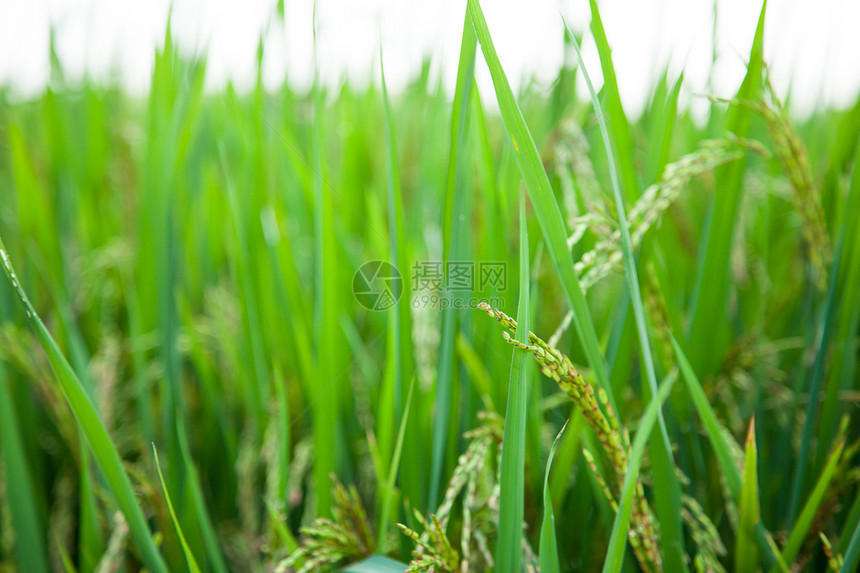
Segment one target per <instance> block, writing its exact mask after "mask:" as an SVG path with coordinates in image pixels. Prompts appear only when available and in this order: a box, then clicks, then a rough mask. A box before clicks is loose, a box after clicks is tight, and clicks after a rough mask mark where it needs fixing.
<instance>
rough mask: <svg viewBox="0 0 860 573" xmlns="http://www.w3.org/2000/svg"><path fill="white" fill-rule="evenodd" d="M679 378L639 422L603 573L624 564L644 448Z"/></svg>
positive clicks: (659, 394)
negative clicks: (658, 415)
mask: <svg viewBox="0 0 860 573" xmlns="http://www.w3.org/2000/svg"><path fill="white" fill-rule="evenodd" d="M676 378H677V377H676V376H669V377H667V378H666V380H664V381H663V385H662V386H661V387H660V389H659V390H658V391H657V394H656V395H655V396H654V398H653V399H652V400H651V403H650V404H648V408H647V409H646V410H645V415H643V416H642V419H641V420H640V422H639V429H638V430H637V432H636V437H635V438H634V439H633V447H632V448H631V449H630V459H628V461H627V475H625V476H624V485H623V486H622V488H621V499H620V500H619V502H618V512H617V513H616V514H615V521H614V522H613V523H612V534H611V535H610V537H609V549H608V550H607V551H606V561H604V563H603V573H618V572H619V571H621V566H622V565H623V563H624V549H625V547H626V545H627V534H628V531H629V529H630V514H631V513H632V511H633V493H634V490H635V489H636V484H637V483H638V478H639V468H640V467H641V465H642V457H643V456H644V455H645V444H646V442H647V441H648V439H649V436H650V434H651V430H652V429H653V428H654V424H655V423H656V422H657V413H658V412H659V410H660V408H661V407H662V406H663V402H665V401H666V398H667V397H668V396H669V391H670V390H672V384H674V383H675V379H676Z"/></svg>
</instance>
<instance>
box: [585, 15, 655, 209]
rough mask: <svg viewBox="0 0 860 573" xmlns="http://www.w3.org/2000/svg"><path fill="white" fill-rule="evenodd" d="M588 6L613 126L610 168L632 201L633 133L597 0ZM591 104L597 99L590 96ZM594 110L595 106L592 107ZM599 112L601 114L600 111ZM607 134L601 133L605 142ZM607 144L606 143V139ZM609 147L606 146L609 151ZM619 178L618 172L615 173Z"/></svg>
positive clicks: (634, 188)
mask: <svg viewBox="0 0 860 573" xmlns="http://www.w3.org/2000/svg"><path fill="white" fill-rule="evenodd" d="M589 4H590V6H591V34H592V35H593V36H594V42H595V43H596V44H597V53H598V54H599V55H600V67H601V69H602V70H603V89H602V91H603V93H604V94H606V107H607V108H608V112H609V122H610V124H611V125H612V135H613V139H612V141H613V142H614V143H615V148H616V149H617V150H618V163H617V164H616V162H615V160H613V158H612V155H611V153H609V154H608V155H607V157H608V158H609V170H610V172H614V171H615V170H616V169H617V170H618V171H620V175H621V181H622V182H623V183H624V185H623V189H624V197H625V198H626V199H627V201H629V202H630V203H632V202H633V201H635V200H636V199H637V198H638V197H639V183H638V181H637V180H636V169H635V168H634V166H633V136H632V135H631V132H630V122H629V121H628V120H627V115H626V114H625V113H624V107H623V106H622V105H621V94H620V93H619V92H618V79H617V78H616V76H615V66H614V64H613V63H612V50H611V49H610V47H609V41H608V40H607V39H606V31H605V30H604V29H603V20H602V19H601V18H600V10H598V8H597V1H596V0H589ZM568 34H569V35H570V36H569V37H570V39H571V43H572V44H573V46H574V49H575V50H576V53H577V57H578V58H579V61H580V67H581V69H582V70H583V72H584V71H585V65H584V64H583V63H582V56H580V54H579V46H578V45H577V41H576V36H574V35H573V34H570V30H568ZM587 81H588V84H589V90H591V91H592V92H593V88H592V87H591V80H587ZM591 100H592V103H593V104H594V105H595V106H598V105H599V103H595V102H596V101H597V102H599V100H597V99H596V97H595V96H593V95H592V98H591ZM595 111H597V107H595ZM600 115H602V113H601V114H600ZM604 130H605V126H601V131H604ZM606 139H608V137H607V136H606V135H604V141H605V142H606ZM607 145H609V144H608V142H607ZM611 149H612V147H611V145H610V146H609V150H608V151H611ZM614 177H616V178H617V177H618V175H617V174H616V175H614Z"/></svg>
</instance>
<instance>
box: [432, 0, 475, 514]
mask: <svg viewBox="0 0 860 573" xmlns="http://www.w3.org/2000/svg"><path fill="white" fill-rule="evenodd" d="M476 51H477V39H476V38H475V33H474V31H473V30H472V26H471V24H470V22H469V11H468V9H467V10H466V14H465V21H464V23H463V38H462V41H461V44H460V62H459V65H458V68H457V85H456V88H455V91H454V104H453V110H452V114H451V147H450V150H449V154H448V174H447V180H446V188H445V204H444V206H443V213H442V217H443V220H442V229H443V240H445V241H446V243H445V247H444V253H443V258H444V259H445V261H449V260H452V261H457V260H466V259H467V258H468V255H467V253H466V237H465V236H464V230H465V226H464V225H453V224H452V222H453V221H459V220H461V219H467V218H468V193H467V191H466V188H465V173H466V170H465V165H464V163H465V158H466V155H465V154H466V151H467V145H466V140H467V133H468V126H469V109H470V107H471V106H470V105H469V102H470V100H471V95H472V86H473V84H474V83H475V53H476ZM452 307H453V305H449V306H448V307H447V308H445V309H444V311H443V312H442V331H441V339H440V341H439V360H438V368H437V376H436V415H435V419H434V420H433V455H432V460H431V465H430V489H429V492H428V498H427V506H428V511H433V510H435V509H436V503H437V501H438V497H439V485H440V483H441V481H442V467H443V465H444V462H445V446H446V444H447V442H448V437H449V435H450V432H451V428H449V420H450V419H451V407H452V404H451V395H452V388H451V386H452V384H453V376H454V344H455V341H456V337H457V319H458V314H459V313H458V312H457V310H456V309H454V308H452Z"/></svg>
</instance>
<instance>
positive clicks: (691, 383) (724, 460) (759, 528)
mask: <svg viewBox="0 0 860 573" xmlns="http://www.w3.org/2000/svg"><path fill="white" fill-rule="evenodd" d="M670 340H671V342H672V347H673V348H674V349H675V356H676V357H677V360H678V365H679V366H680V369H681V375H682V376H683V377H684V381H685V382H686V384H687V390H689V392H690V397H691V398H692V399H693V403H694V404H695V406H696V410H697V411H698V412H699V417H700V418H701V420H702V423H703V424H704V425H705V431H706V432H707V434H708V439H709V440H710V442H711V447H712V448H713V449H714V453H715V454H716V457H717V461H718V462H719V465H720V469H721V470H722V472H723V477H724V478H725V480H726V483H727V484H728V486H729V491H731V493H732V497H733V498H734V499H735V503H738V504H740V500H741V475H740V472H739V471H738V468H737V466H735V462H734V459H732V452H731V449H730V447H729V444H728V442H726V438H725V435H724V433H723V430H722V427H721V426H720V422H719V421H718V420H717V415H716V414H715V413H714V410H713V408H712V407H711V405H710V403H709V402H708V397H707V396H706V395H705V391H704V390H703V389H702V385H701V384H700V383H699V379H698V378H697V377H696V373H695V372H693V367H692V366H691V365H690V362H689V360H688V359H687V356H686V355H685V354H684V351H683V350H682V349H681V346H680V345H679V344H678V341H677V340H675V338H674V337H670ZM755 537H756V543H757V544H758V548H759V551H760V554H761V556H762V561H763V564H764V567H765V568H768V569H769V568H770V567H772V566H773V565H774V564H776V565H778V566H779V569H780V570H781V571H788V567H787V566H786V565H785V563H784V562H783V561H782V558H781V557H780V556H779V555H778V554H777V552H776V551H775V548H774V544H773V540H772V539H771V538H770V534H769V533H768V532H767V530H766V529H765V528H764V524H762V522H761V521H759V522H758V523H756V525H755Z"/></svg>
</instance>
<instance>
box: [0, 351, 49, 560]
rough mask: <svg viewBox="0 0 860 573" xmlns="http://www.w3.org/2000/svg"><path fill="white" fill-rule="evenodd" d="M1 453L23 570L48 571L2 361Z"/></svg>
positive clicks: (33, 496)
mask: <svg viewBox="0 0 860 573" xmlns="http://www.w3.org/2000/svg"><path fill="white" fill-rule="evenodd" d="M0 454H2V458H0V459H2V464H3V469H4V471H5V482H6V484H5V485H6V489H7V499H8V500H9V509H10V512H11V514H12V516H11V523H12V527H13V529H14V531H15V554H16V556H17V558H18V560H17V563H18V565H19V567H20V568H21V569H22V570H25V571H33V573H41V572H43V571H48V563H47V561H46V560H45V555H47V553H46V552H45V540H44V539H43V538H42V533H41V532H42V531H44V525H43V524H42V523H41V521H42V520H41V519H40V518H39V513H38V510H37V507H38V506H37V505H36V498H35V495H34V494H35V492H34V491H33V482H32V481H31V479H30V468H29V467H27V459H26V456H25V455H24V448H23V444H22V442H21V434H20V431H19V426H18V421H17V415H16V414H15V409H14V408H13V406H12V396H11V392H10V388H9V382H8V380H7V379H6V372H5V368H4V367H3V364H2V362H0Z"/></svg>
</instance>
